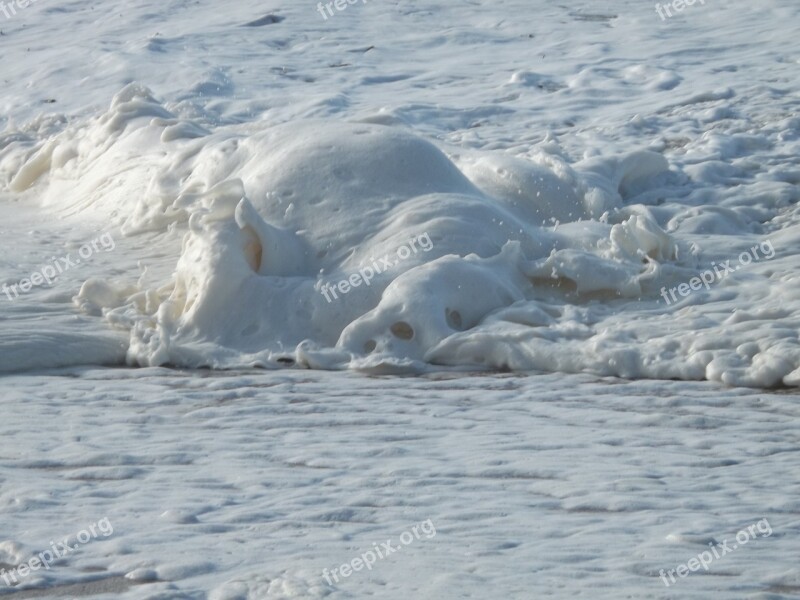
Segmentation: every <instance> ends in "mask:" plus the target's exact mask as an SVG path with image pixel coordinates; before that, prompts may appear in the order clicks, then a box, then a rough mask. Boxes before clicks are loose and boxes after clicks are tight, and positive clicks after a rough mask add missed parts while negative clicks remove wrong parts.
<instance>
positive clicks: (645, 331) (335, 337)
mask: <svg viewBox="0 0 800 600" xmlns="http://www.w3.org/2000/svg"><path fill="white" fill-rule="evenodd" d="M370 121H374V119H365V120H361V121H345V120H337V121H332V120H296V121H292V122H289V123H285V124H280V125H271V124H268V123H258V122H251V123H247V124H243V125H227V126H219V127H216V128H214V129H213V130H208V129H205V128H204V127H203V125H202V124H201V123H198V122H195V121H193V120H191V119H188V118H185V117H181V115H180V114H178V111H172V110H170V109H169V108H168V107H167V106H165V105H164V104H163V103H161V102H159V101H158V100H156V99H155V98H154V97H153V95H152V93H151V92H150V91H149V90H147V89H146V88H144V87H141V86H139V85H133V84H132V85H129V86H128V87H126V88H125V89H124V90H122V91H121V92H120V93H119V94H117V95H116V96H115V97H114V100H113V102H112V103H111V107H110V109H109V110H108V111H107V112H105V113H104V114H102V115H101V116H100V117H98V118H95V119H89V120H88V121H87V122H83V123H81V122H79V123H76V124H73V125H70V126H68V127H66V128H65V130H64V131H63V132H61V133H57V134H55V135H52V136H48V137H46V139H44V140H36V139H31V140H26V143H20V142H16V141H14V142H11V143H10V144H8V146H7V149H6V152H5V156H4V157H3V158H4V159H3V167H4V169H5V170H6V172H7V173H8V177H9V184H8V186H9V189H10V190H11V191H12V192H14V193H17V194H19V195H20V196H22V197H25V198H32V197H34V196H36V197H37V198H40V199H41V203H42V205H43V206H45V207H48V209H50V210H51V211H52V212H53V214H64V213H66V212H69V213H71V214H73V215H75V216H81V215H83V214H85V213H91V214H93V215H99V216H100V217H101V218H102V219H103V220H104V221H106V222H109V223H113V224H115V225H116V226H118V227H119V228H120V231H121V232H122V233H123V234H124V235H127V236H136V235H141V234H142V233H143V232H150V233H153V232H154V233H156V234H158V235H161V234H163V235H169V234H173V233H175V232H178V233H179V234H180V235H183V241H182V245H181V249H180V251H179V252H178V251H177V250H176V251H175V256H174V259H175V273H174V276H173V277H172V278H171V281H161V282H158V283H157V286H155V287H153V286H147V285H137V286H136V287H135V289H133V288H132V285H133V284H136V281H135V280H133V279H132V278H129V279H128V280H127V281H124V282H123V283H124V285H123V286H122V288H120V287H119V282H114V281H113V280H111V279H106V278H99V279H98V278H92V279H91V280H89V281H88V282H87V283H86V284H84V285H83V286H82V288H81V290H80V293H78V295H77V296H76V303H77V305H78V306H79V307H81V308H83V309H84V311H87V310H88V311H89V312H93V313H95V314H99V313H101V312H102V313H103V314H104V316H105V318H106V320H107V322H108V324H109V326H110V327H114V328H117V329H121V330H125V331H129V332H130V342H129V345H128V348H127V351H126V360H127V362H128V363H129V364H134V365H149V366H157V365H166V364H173V365H180V366H188V367H215V368H233V367H242V366H264V367H269V366H280V365H285V364H297V365H300V366H305V367H311V368H325V369H331V368H337V369H338V368H356V369H366V370H370V371H374V372H399V371H408V370H412V371H420V370H424V369H426V368H430V367H436V366H440V365H448V366H457V367H472V368H474V367H480V368H488V369H503V370H505V369H512V370H518V371H523V370H542V371H565V372H581V371H586V372H593V373H596V374H600V375H617V376H622V377H626V378H641V377H645V378H662V379H711V380H719V381H723V382H725V383H728V384H732V385H745V386H774V385H779V384H784V385H798V384H799V383H800V346H799V345H798V323H800V296H799V295H798V294H797V287H796V286H797V277H796V276H795V275H796V274H795V273H793V271H794V270H795V269H796V265H797V258H796V257H797V252H796V251H797V248H798V247H800V239H798V227H797V225H798V221H797V213H796V211H787V210H786V207H787V206H791V204H789V202H788V199H787V197H786V194H783V195H782V196H775V195H773V194H770V193H769V192H768V188H769V187H775V185H776V183H775V182H774V181H771V182H768V183H765V185H764V187H765V190H764V193H763V194H762V197H760V198H759V197H755V198H747V199H744V198H742V199H735V198H734V199H730V200H727V201H726V199H725V198H724V196H725V195H726V192H722V193H718V196H719V198H718V199H717V201H712V202H707V203H705V204H703V205H700V206H696V204H697V201H696V200H693V199H692V198H697V197H698V196H699V195H700V194H703V193H705V194H706V195H707V194H709V193H712V192H714V191H715V190H717V189H718V188H719V187H720V185H719V181H718V179H719V176H720V173H721V170H724V169H722V167H721V166H720V164H719V163H720V161H719V160H718V159H717V155H719V154H727V155H732V154H735V153H736V152H737V150H740V149H742V148H752V147H756V148H758V147H763V146H765V145H768V144H769V143H770V142H769V139H768V136H767V135H766V134H762V135H761V136H759V139H758V140H757V139H756V138H755V136H752V135H751V136H747V137H745V136H741V135H740V136H736V135H726V136H718V138H719V139H717V140H716V142H715V143H714V142H713V140H712V139H711V138H709V139H704V140H702V141H701V144H700V145H701V146H708V145H709V144H712V143H714V145H715V146H716V147H717V149H716V154H715V155H712V157H707V159H706V160H702V159H700V158H698V159H697V160H696V161H693V164H692V165H691V168H689V167H687V168H684V169H678V168H675V167H673V168H670V165H669V162H668V160H666V159H665V158H664V156H663V155H662V154H659V153H656V152H653V151H652V150H640V151H634V152H630V153H628V154H623V155H620V156H607V157H602V156H600V157H592V158H591V159H586V160H582V161H575V162H570V161H569V160H568V159H567V158H566V157H564V156H563V155H561V154H560V153H559V152H558V149H557V148H556V149H554V148H552V147H551V144H548V142H547V141H545V142H544V143H542V144H540V145H538V146H533V147H532V148H531V149H530V151H529V152H528V153H527V155H526V156H525V157H514V156H509V155H507V154H505V153H500V152H492V151H480V150H475V149H468V150H465V149H461V148H457V147H455V146H452V145H444V146H441V147H437V145H436V144H434V143H431V142H430V141H428V140H425V139H424V138H423V137H421V136H419V135H415V134H414V133H413V131H410V130H409V129H408V128H407V127H401V126H397V125H390V124H383V123H381V124H377V123H374V122H370ZM785 125H788V126H796V125H797V123H796V120H795V121H792V122H790V123H786V124H785ZM786 132H787V130H778V131H776V134H777V135H780V134H784V135H785V134H786ZM786 145H787V146H792V147H796V146H797V144H796V142H793V143H786ZM700 150H701V148H698V150H697V151H698V152H699V151H700ZM778 168H783V167H778ZM767 175H769V171H768V172H767ZM690 176H692V177H693V186H692V187H694V188H697V189H693V190H691V196H690V197H689V198H680V197H676V195H677V194H676V190H679V189H681V188H682V187H683V188H687V187H688V186H687V184H686V180H687V179H688V178H689V177H690ZM772 179H776V177H773V178H772ZM770 184H771V185H770ZM787 188H788V189H787V190H786V191H787V192H790V198H789V199H792V200H796V198H793V197H791V196H796V186H787ZM792 188H793V189H792ZM687 191H688V190H687ZM685 193H686V192H684V194H685ZM776 221H777V222H776ZM416 240H422V241H421V242H420V243H422V242H425V244H427V246H426V247H424V248H423V247H422V246H417V245H416V244H414V241H416ZM720 240H724V241H722V242H720ZM759 250H761V252H759ZM742 253H745V254H747V256H744V257H742V258H741V259H740V255H741V254H742ZM384 257H389V260H388V261H382V260H381V259H382V258H384ZM401 259H402V260H401ZM747 260H749V261H750V264H745V262H746V261H747ZM725 261H730V262H732V263H734V264H733V266H732V267H731V266H730V265H729V268H731V269H733V270H734V271H737V270H738V268H739V267H741V269H740V272H736V273H734V274H733V275H731V276H730V277H729V278H728V277H727V275H728V274H727V272H726V271H725V270H722V269H721V268H720V267H719V266H717V267H716V270H714V266H716V265H717V264H718V263H719V264H720V265H721V264H724V263H725ZM365 269H366V270H365ZM707 269H710V271H709V272H710V273H712V274H713V278H712V277H711V276H708V278H707V279H708V280H707V281H706V280H703V281H704V282H707V283H708V284H709V285H703V286H702V287H701V286H700V285H699V284H698V283H697V281H699V280H695V279H694V278H695V277H697V276H698V275H699V273H700V272H701V271H705V270H707ZM359 273H360V276H359V277H356V279H355V280H353V281H352V284H351V283H350V281H351V280H350V278H351V275H353V274H359ZM723 275H726V277H724V278H723ZM717 279H718V280H717ZM693 280H694V281H693ZM340 281H344V282H345V284H344V285H339V284H338V282H340ZM690 282H691V288H690V287H689V284H690ZM684 283H685V284H686V285H684V287H683V288H682V290H681V292H679V293H676V291H677V290H680V289H681V288H679V287H678V286H681V285H682V284H684ZM711 284H713V285H711ZM331 290H332V291H331ZM669 290H673V291H672V292H671V293H670V291H669ZM687 290H689V292H690V293H689V294H687V293H686V292H687ZM75 360H85V357H81V356H80V355H79V354H77V355H75ZM5 366H6V368H9V367H11V368H14V367H15V365H14V362H13V360H12V361H10V364H8V363H7V364H6V365H5ZM22 366H26V365H24V364H23V365H22ZM27 366H29V365H27ZM38 366H47V365H38Z"/></svg>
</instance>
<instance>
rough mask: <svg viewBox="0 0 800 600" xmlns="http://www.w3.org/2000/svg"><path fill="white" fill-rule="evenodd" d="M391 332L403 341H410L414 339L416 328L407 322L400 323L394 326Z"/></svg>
mask: <svg viewBox="0 0 800 600" xmlns="http://www.w3.org/2000/svg"><path fill="white" fill-rule="evenodd" d="M390 331H391V332H392V334H393V335H394V336H395V337H398V338H400V339H401V340H410V339H411V338H413V337H414V328H413V327H411V325H409V324H408V323H406V322H405V321H398V322H397V323H395V324H394V325H392V327H391V329H390Z"/></svg>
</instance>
